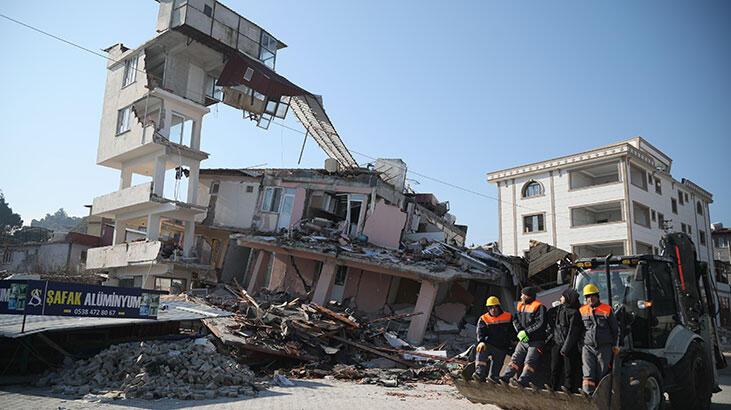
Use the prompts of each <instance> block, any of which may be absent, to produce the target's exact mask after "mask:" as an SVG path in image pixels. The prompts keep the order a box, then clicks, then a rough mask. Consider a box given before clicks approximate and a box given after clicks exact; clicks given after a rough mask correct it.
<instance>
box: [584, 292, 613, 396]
mask: <svg viewBox="0 0 731 410" xmlns="http://www.w3.org/2000/svg"><path fill="white" fill-rule="evenodd" d="M583 293H584V297H585V298H586V304H585V305H584V306H582V307H581V308H580V309H579V313H581V320H582V323H583V324H584V346H583V347H582V349H581V362H582V366H581V370H582V372H583V373H584V379H583V381H582V383H581V387H582V389H583V390H584V392H585V393H587V394H592V393H594V390H596V386H597V384H598V383H599V381H600V380H601V379H602V377H604V376H606V375H607V374H608V373H609V364H610V363H611V361H612V353H613V352H614V351H616V350H618V346H619V326H618V325H617V318H616V317H615V316H614V312H612V307H611V306H609V305H607V304H606V303H601V300H600V299H599V288H597V287H596V285H594V284H593V283H590V284H588V285H586V286H584V292H583Z"/></svg>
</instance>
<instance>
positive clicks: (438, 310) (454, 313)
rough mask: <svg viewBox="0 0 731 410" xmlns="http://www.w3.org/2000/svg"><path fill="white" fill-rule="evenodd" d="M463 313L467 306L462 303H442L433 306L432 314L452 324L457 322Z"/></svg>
mask: <svg viewBox="0 0 731 410" xmlns="http://www.w3.org/2000/svg"><path fill="white" fill-rule="evenodd" d="M465 313H467V306H465V305H463V304H462V303H443V304H441V305H439V306H437V307H435V308H434V315H436V317H437V318H439V319H441V320H443V321H445V322H448V323H453V324H459V323H460V322H461V321H462V318H463V317H464V315H465Z"/></svg>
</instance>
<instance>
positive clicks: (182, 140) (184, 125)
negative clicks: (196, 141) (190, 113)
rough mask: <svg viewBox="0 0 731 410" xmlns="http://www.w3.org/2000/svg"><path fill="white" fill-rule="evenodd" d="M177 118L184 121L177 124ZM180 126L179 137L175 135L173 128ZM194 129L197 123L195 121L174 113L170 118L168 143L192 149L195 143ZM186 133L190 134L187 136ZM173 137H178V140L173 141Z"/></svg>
mask: <svg viewBox="0 0 731 410" xmlns="http://www.w3.org/2000/svg"><path fill="white" fill-rule="evenodd" d="M175 117H178V118H181V119H182V121H180V122H179V123H178V124H175ZM178 125H180V133H179V135H173V128H174V127H177V126H178ZM194 127H195V121H194V120H193V119H191V118H188V117H186V116H185V115H183V114H180V113H178V112H175V111H173V112H172V115H171V116H170V130H169V132H168V141H170V142H174V143H176V144H180V145H184V146H187V147H190V146H191V144H192V142H193V128H194ZM188 128H190V129H188ZM186 132H187V133H188V134H186ZM173 137H176V138H175V139H173ZM186 142H187V143H186Z"/></svg>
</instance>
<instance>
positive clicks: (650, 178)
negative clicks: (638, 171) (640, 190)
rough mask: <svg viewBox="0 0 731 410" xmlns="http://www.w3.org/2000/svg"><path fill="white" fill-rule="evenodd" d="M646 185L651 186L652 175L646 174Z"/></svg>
mask: <svg viewBox="0 0 731 410" xmlns="http://www.w3.org/2000/svg"><path fill="white" fill-rule="evenodd" d="M647 185H652V174H647Z"/></svg>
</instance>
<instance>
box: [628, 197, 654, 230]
mask: <svg viewBox="0 0 731 410" xmlns="http://www.w3.org/2000/svg"><path fill="white" fill-rule="evenodd" d="M632 213H633V214H634V217H635V223H636V224H637V225H641V226H644V227H646V228H649V227H650V208H648V207H646V206H644V205H642V204H640V203H637V202H632Z"/></svg>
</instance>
